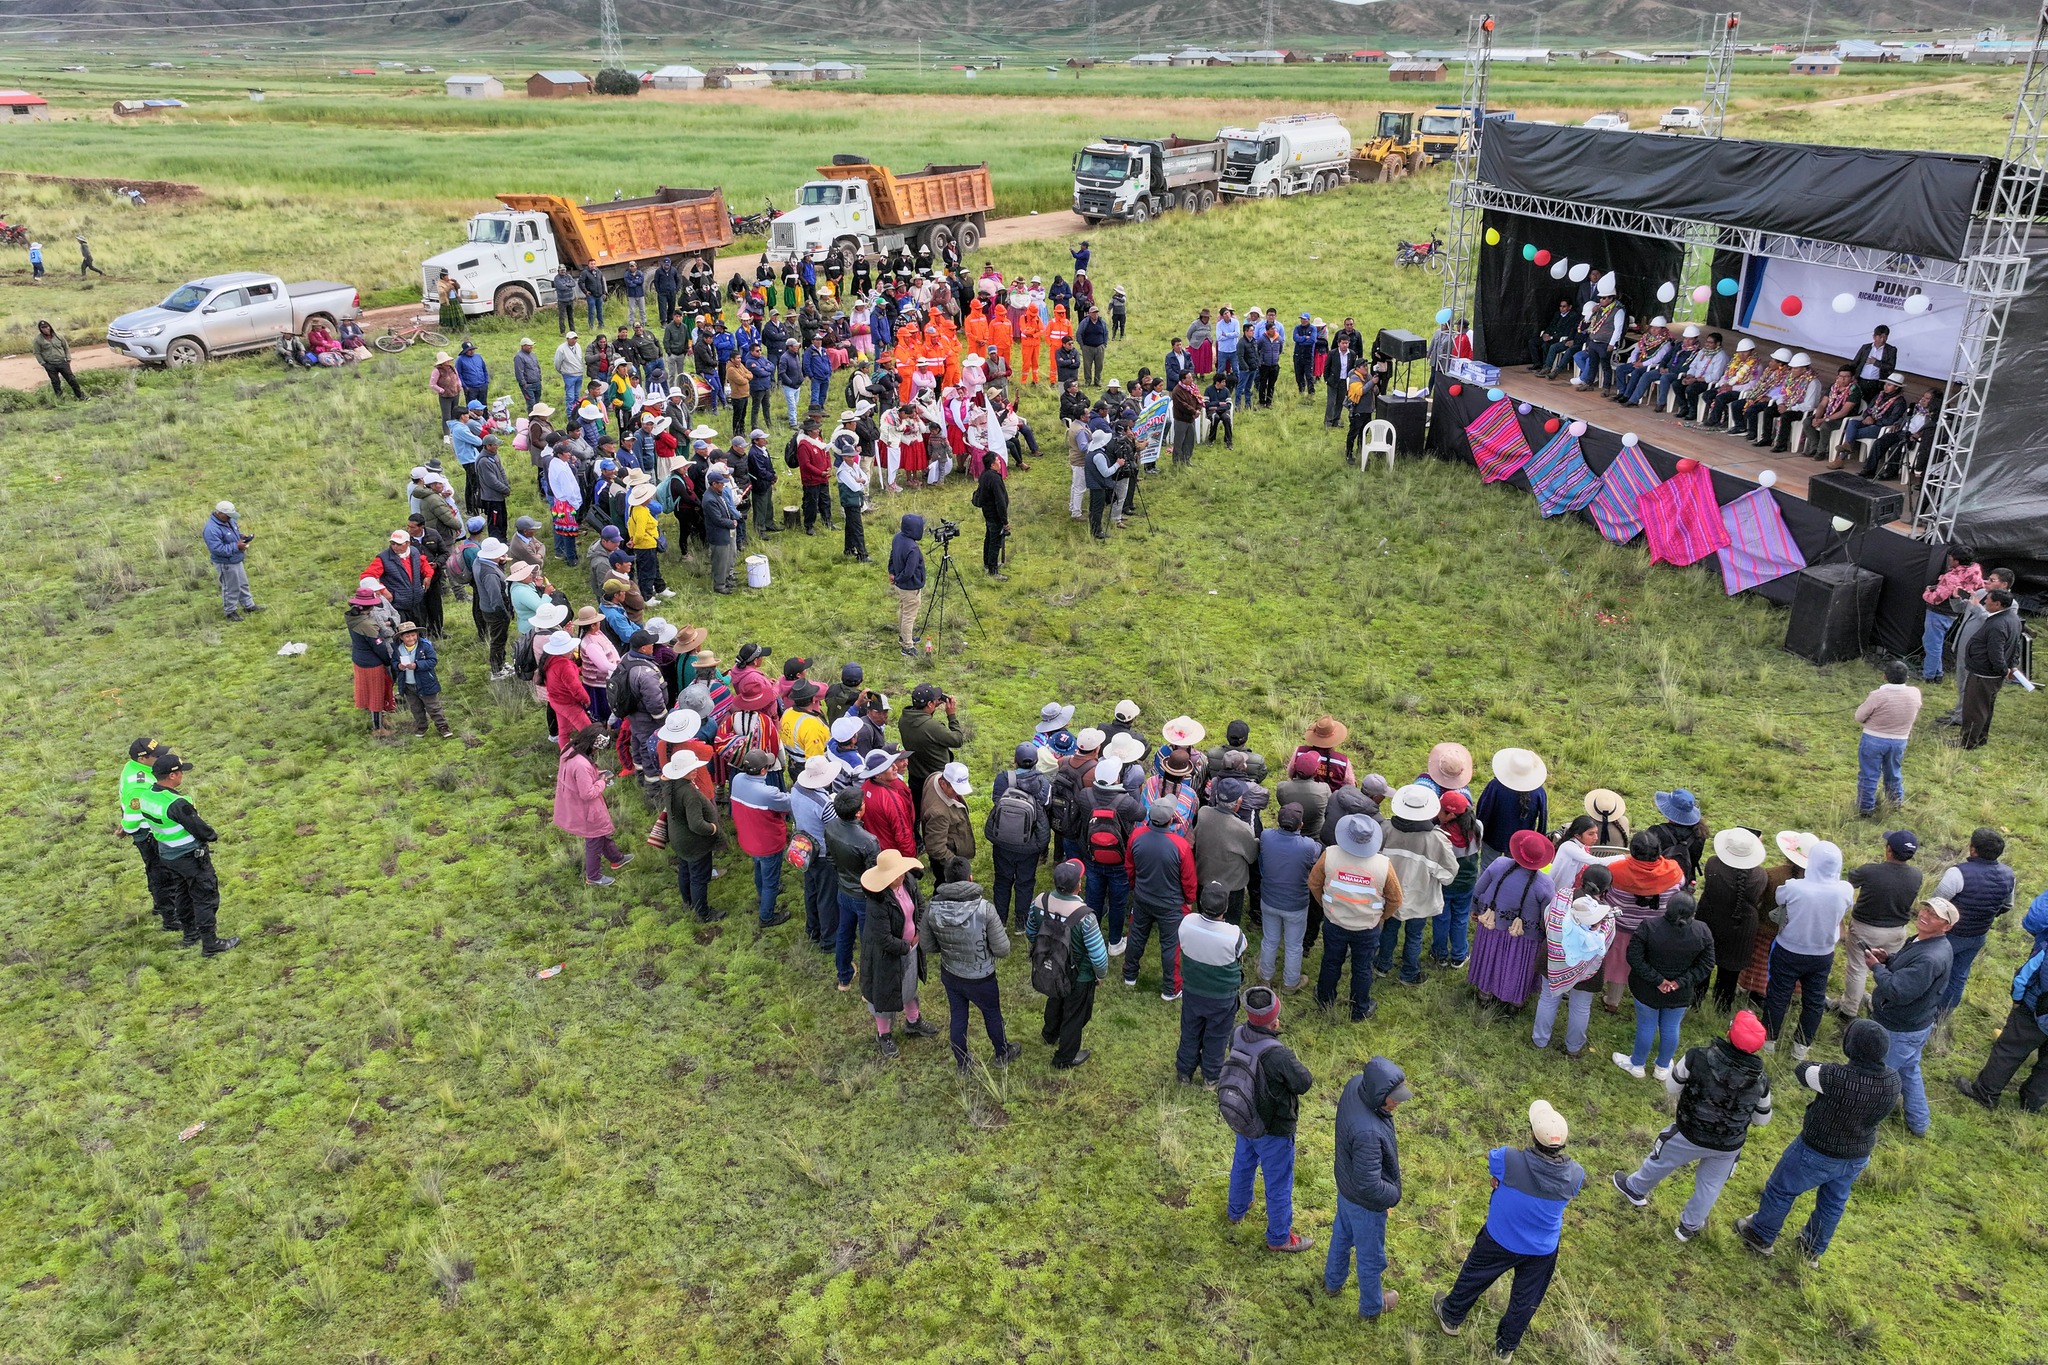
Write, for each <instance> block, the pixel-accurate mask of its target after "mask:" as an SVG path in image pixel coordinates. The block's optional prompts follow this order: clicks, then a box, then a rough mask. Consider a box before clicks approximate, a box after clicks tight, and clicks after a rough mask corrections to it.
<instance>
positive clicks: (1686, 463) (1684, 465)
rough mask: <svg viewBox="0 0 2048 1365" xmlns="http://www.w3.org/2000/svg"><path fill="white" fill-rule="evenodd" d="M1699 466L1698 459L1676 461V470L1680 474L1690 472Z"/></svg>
mask: <svg viewBox="0 0 2048 1365" xmlns="http://www.w3.org/2000/svg"><path fill="white" fill-rule="evenodd" d="M1699 467H1700V462H1699V461H1698V460H1691V459H1687V460H1680V461H1679V462H1678V472H1679V473H1681V474H1690V473H1692V472H1693V471H1694V470H1695V469H1698V468H1699Z"/></svg>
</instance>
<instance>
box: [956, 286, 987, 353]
mask: <svg viewBox="0 0 2048 1365" xmlns="http://www.w3.org/2000/svg"><path fill="white" fill-rule="evenodd" d="M961 330H963V331H964V332H965V333H966V334H967V349H968V350H969V351H971V352H972V353H973V354H975V355H980V354H981V353H982V352H983V351H986V350H987V349H988V318H987V317H986V316H985V315H984V314H983V313H982V311H981V300H980V299H976V300H974V301H973V302H972V303H970V304H968V305H967V321H966V323H965V324H964V325H963V327H962V329H961Z"/></svg>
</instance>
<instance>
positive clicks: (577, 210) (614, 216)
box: [498, 186, 732, 267]
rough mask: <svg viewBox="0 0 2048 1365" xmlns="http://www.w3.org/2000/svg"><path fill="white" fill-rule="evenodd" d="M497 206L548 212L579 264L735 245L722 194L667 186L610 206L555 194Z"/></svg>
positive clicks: (519, 197) (502, 198) (510, 198)
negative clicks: (640, 197) (579, 201)
mask: <svg viewBox="0 0 2048 1365" xmlns="http://www.w3.org/2000/svg"><path fill="white" fill-rule="evenodd" d="M498 202H500V203H502V204H504V205H505V206H506V207H507V208H513V209H519V210H521V211H524V212H530V213H545V214H546V215H547V216H548V221H549V222H550V223H551V224H553V226H554V229H555V245H556V247H557V248H558V249H559V250H560V251H561V253H562V255H563V256H564V257H565V258H566V259H567V260H568V261H569V263H570V264H571V265H576V266H582V265H597V266H600V267H602V266H607V265H623V264H624V263H625V262H627V261H631V260H642V261H645V260H650V259H657V258H659V257H662V256H694V255H699V254H704V255H709V254H712V253H715V252H716V251H717V250H718V249H719V248H720V247H723V246H726V245H728V244H730V243H731V241H732V220H731V219H730V218H728V217H727V216H726V212H725V192H724V191H723V190H715V189H712V190H682V189H671V188H669V187H667V186H663V187H662V188H661V189H659V190H656V191H655V192H654V193H653V194H651V195H649V196H647V197H646V198H644V199H618V200H613V201H612V202H611V203H608V204H579V203H577V202H576V201H575V200H573V199H566V198H563V197H562V196H560V195H554V194H501V195H499V196H498Z"/></svg>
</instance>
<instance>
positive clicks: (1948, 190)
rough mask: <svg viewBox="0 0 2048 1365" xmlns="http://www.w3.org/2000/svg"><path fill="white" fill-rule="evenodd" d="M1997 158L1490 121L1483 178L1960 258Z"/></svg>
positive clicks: (1560, 195) (1620, 205) (1563, 195)
mask: <svg viewBox="0 0 2048 1365" xmlns="http://www.w3.org/2000/svg"><path fill="white" fill-rule="evenodd" d="M1996 165H1997V159H1996V158H1994V157H1985V156H1963V155H1958V154H1953V153H1948V152H1895V151H1879V150H1873V149H1868V148H1861V147H1820V146H1811V145H1806V144H1800V143H1791V142H1747V141H1742V140H1740V139H1733V138H1694V137H1667V136H1663V135H1661V134H1656V133H1620V132H1610V131H1608V130H1606V129H1601V128H1562V127H1555V126H1551V125H1548V124H1538V123H1513V122H1508V121H1506V120H1502V119H1493V120H1489V121H1488V122H1487V125H1486V136H1485V137H1483V138H1481V139H1480V143H1479V178H1480V179H1481V180H1483V181H1485V182H1486V183H1488V184H1490V185H1493V186H1495V187H1496V188H1499V189H1503V190H1509V191H1513V192H1515V193H1519V194H1537V195H1543V196H1545V197H1546V198H1551V199H1570V200H1576V201H1579V202H1582V203H1591V204H1599V205H1602V206H1604V207H1607V208H1615V209H1632V210H1637V211H1641V212H1645V213H1669V214H1676V215H1679V216H1681V217H1686V218H1695V219H1698V220H1700V221H1701V222H1707V223H1722V224H1726V225H1728V226H1730V227H1744V228H1754V229H1757V230H1760V231H1765V232H1781V233H1786V234H1789V235H1791V236H1795V237H1814V238H1818V239H1820V240H1822V241H1827V242H1842V243H1846V244H1848V245H1851V246H1863V247H1871V248H1874V249H1876V250H1879V251H1897V252H1904V253H1907V254H1910V255H1915V256H1932V257H1935V258H1936V259H1939V260H1944V261H1957V260H1961V259H1962V258H1963V256H1964V254H1965V252H1966V249H1967V242H1968V238H1969V230H1970V215H1971V212H1972V210H1973V209H1974V208H1975V206H1976V204H1977V198H1978V194H1979V190H1980V187H1981V186H1982V184H1983V183H1984V181H1985V180H1986V177H1987V176H1988V175H1989V174H1990V173H1991V171H1992V169H1993V168H1994V167H1995V166H1996Z"/></svg>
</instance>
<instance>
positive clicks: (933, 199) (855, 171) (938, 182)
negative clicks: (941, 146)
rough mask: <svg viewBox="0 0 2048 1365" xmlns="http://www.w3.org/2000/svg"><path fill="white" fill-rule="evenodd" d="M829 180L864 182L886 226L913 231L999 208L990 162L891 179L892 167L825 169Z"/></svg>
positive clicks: (822, 169) (929, 169)
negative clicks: (912, 228)
mask: <svg viewBox="0 0 2048 1365" xmlns="http://www.w3.org/2000/svg"><path fill="white" fill-rule="evenodd" d="M818 174H819V175H821V176H823V177H825V178H826V179H827V180H865V181H867V183H868V192H869V193H870V194H872V195H873V196H874V198H875V217H876V218H878V219H880V220H881V221H880V223H879V226H881V227H908V226H909V225H910V224H912V223H922V222H925V221H926V220H928V219H932V218H957V217H960V216H962V215H964V214H969V213H987V212H988V211H989V210H991V209H993V208H994V207H995V206H996V195H995V190H994V188H993V187H992V186H991V185H990V183H989V178H988V163H987V162H986V161H984V162H981V163H980V164H979V165H974V166H926V167H925V168H924V169H923V170H921V171H912V172H910V173H909V174H908V175H892V174H890V172H889V168H888V167H887V166H873V165H865V164H863V165H858V166H820V167H818Z"/></svg>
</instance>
